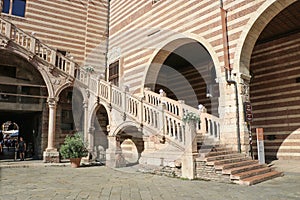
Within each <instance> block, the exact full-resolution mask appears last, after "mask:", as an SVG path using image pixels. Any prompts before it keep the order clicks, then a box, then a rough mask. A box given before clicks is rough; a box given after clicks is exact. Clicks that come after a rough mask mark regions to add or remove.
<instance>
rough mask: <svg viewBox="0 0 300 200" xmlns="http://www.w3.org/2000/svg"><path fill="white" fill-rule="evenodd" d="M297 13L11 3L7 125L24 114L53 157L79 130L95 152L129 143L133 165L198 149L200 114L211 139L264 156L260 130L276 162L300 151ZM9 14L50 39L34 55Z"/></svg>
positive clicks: (292, 0) (39, 148) (39, 147)
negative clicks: (192, 119) (192, 122)
mask: <svg viewBox="0 0 300 200" xmlns="http://www.w3.org/2000/svg"><path fill="white" fill-rule="evenodd" d="M299 10H300V3H299V1H296V0H259V1H258V0H255V1H254V0H253V1H252V0H241V1H234V0H223V1H213V0H203V1H200V0H199V1H189V0H181V1H175V0H174V1H173V0H156V1H153V0H133V1H124V0H110V1H107V0H53V1H44V0H26V1H16V0H4V1H2V15H1V18H2V19H3V20H4V21H3V22H2V24H1V31H2V32H1V34H2V35H5V33H7V34H6V37H7V36H8V35H10V37H11V38H13V39H11V38H10V40H7V38H5V37H2V38H3V39H2V46H1V59H0V67H1V72H0V73H1V74H0V75H1V83H0V85H1V104H0V105H1V106H0V107H1V108H0V110H1V111H2V113H4V114H5V115H3V116H1V123H5V122H6V121H14V122H16V123H18V124H19V127H20V132H21V134H22V132H23V134H24V135H25V136H26V137H27V138H28V140H30V141H31V143H32V145H33V146H34V152H35V154H36V155H37V157H38V158H42V157H43V158H44V159H45V160H46V161H55V160H56V161H57V159H56V158H57V157H58V153H57V151H58V149H59V146H60V144H61V143H62V142H63V139H64V137H65V136H66V135H67V134H70V133H73V132H74V131H82V132H84V137H85V139H86V140H87V141H88V142H89V148H90V152H91V157H92V158H93V159H96V158H97V159H100V160H101V159H103V160H105V159H106V160H113V162H115V160H117V159H115V160H114V159H112V157H114V155H116V154H118V152H120V151H123V154H124V155H123V157H122V159H125V160H126V162H127V163H128V162H129V163H136V162H140V163H145V164H156V165H168V164H169V163H173V164H174V162H175V161H176V160H178V159H180V158H181V156H182V154H183V153H182V152H184V150H183V149H184V147H183V146H180V145H181V143H184V145H185V147H186V146H192V147H191V149H189V151H191V152H194V151H195V149H194V145H192V144H193V142H194V140H193V139H192V138H189V137H188V136H187V135H186V134H185V133H188V132H189V131H188V130H184V129H185V128H184V127H186V125H185V123H184V122H183V121H182V118H183V117H184V116H185V114H186V113H188V111H192V112H193V113H197V114H199V113H200V116H199V117H200V118H201V117H202V118H201V123H198V124H197V130H198V131H199V133H202V134H207V133H208V136H210V137H211V138H212V139H213V140H209V141H210V144H211V141H213V143H214V144H222V145H226V146H227V147H229V148H232V149H234V150H237V151H239V152H245V153H248V152H249V150H250V144H249V143H250V142H249V138H252V141H253V149H254V154H256V151H257V150H256V134H255V131H256V128H263V130H264V144H265V155H266V157H267V158H268V159H299V158H300V133H299V120H300V115H299V113H300V107H299V105H298V99H299V92H298V86H297V84H298V83H299V79H300V78H299V77H298V70H299V69H298V68H299V54H300V49H299V46H300V40H299V34H300V33H299V28H300V23H299V20H298V17H299V15H300V13H299ZM9 23H12V24H14V26H15V27H17V29H18V30H22V31H24V35H25V34H26V37H25V38H29V41H34V42H35V44H36V43H38V44H43V45H46V46H47V48H46V47H45V46H43V45H40V46H39V48H34V54H35V56H36V57H38V59H36V60H35V59H33V58H35V57H34V56H33V55H32V49H30V46H28V48H29V49H30V52H31V53H30V52H29V53H26V52H25V53H24V51H25V50H24V49H22V48H18V46H14V45H16V43H17V45H19V46H23V47H24V43H26V39H24V38H23V39H22V37H21V35H22V34H21V35H20V34H19V31H15V32H13V31H7V30H8V29H6V28H5V27H6V25H5V24H9ZM14 26H13V27H14ZM9 30H16V29H9ZM5 31H6V32H5ZM8 32H9V33H8ZM16 32H17V33H18V34H15V33H16ZM16 35H17V37H16ZM16 38H17V39H18V42H16V41H17V39H16ZM20 38H21V40H20ZM9 41H13V43H12V44H10V42H9ZM35 47H36V46H35ZM42 47H43V49H48V50H45V51H46V53H45V52H44V51H41V50H40V48H42ZM48 47H49V48H48ZM20 52H22V53H20ZM48 54H49V55H48ZM48 56H49V59H48ZM41 60H44V61H41ZM49 62H50V64H52V65H51V66H50V65H48V63H49ZM67 62H70V63H72V64H70V66H73V68H72V67H70V68H68V67H67V65H66V64H65V63H67ZM49 68H50V69H51V70H49ZM66 68H68V70H66ZM71 69H72V70H74V71H72V70H71ZM61 71H63V72H64V73H62V72H61ZM65 72H66V73H65ZM79 72H81V73H80V74H79ZM247 103H248V104H249V105H251V107H252V108H251V110H250V111H251V112H250V111H249V113H248V114H250V115H245V105H246V104H247ZM251 114H252V115H251ZM25 118H29V119H30V120H27V121H26V120H25V121H24V119H25ZM185 131H186V132H185ZM164 140H166V141H167V142H165V141H164ZM207 141H208V140H207ZM196 146H197V145H196ZM198 148H200V149H201V147H198ZM133 152H134V153H133ZM174 152H175V153H174ZM126 153H127V154H126ZM119 161H120V160H119ZM120 162H121V161H120ZM114 164H116V163H114Z"/></svg>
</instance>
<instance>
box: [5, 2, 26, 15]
mask: <svg viewBox="0 0 300 200" xmlns="http://www.w3.org/2000/svg"><path fill="white" fill-rule="evenodd" d="M25 8H26V0H3V8H2V12H3V13H7V14H9V15H15V16H19V17H25Z"/></svg>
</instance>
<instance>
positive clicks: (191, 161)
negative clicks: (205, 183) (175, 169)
mask: <svg viewBox="0 0 300 200" xmlns="http://www.w3.org/2000/svg"><path fill="white" fill-rule="evenodd" d="M185 138H186V140H185V152H184V155H183V157H182V168H181V172H182V177H183V178H188V179H194V178H195V174H196V173H195V171H196V170H195V158H196V156H197V140H196V121H194V120H192V121H190V122H188V123H187V124H186V128H185Z"/></svg>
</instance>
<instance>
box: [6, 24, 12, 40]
mask: <svg viewBox="0 0 300 200" xmlns="http://www.w3.org/2000/svg"><path fill="white" fill-rule="evenodd" d="M5 36H6V37H8V38H9V39H12V37H11V24H10V23H7V22H6V27H5Z"/></svg>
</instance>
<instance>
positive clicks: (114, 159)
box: [106, 136, 126, 168]
mask: <svg viewBox="0 0 300 200" xmlns="http://www.w3.org/2000/svg"><path fill="white" fill-rule="evenodd" d="M106 166H108V167H113V168H119V167H125V166H126V162H125V159H124V157H123V155H122V149H121V144H120V140H119V138H118V137H117V136H108V149H107V150H106Z"/></svg>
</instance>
